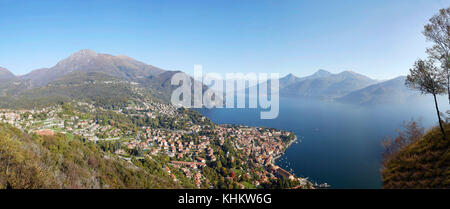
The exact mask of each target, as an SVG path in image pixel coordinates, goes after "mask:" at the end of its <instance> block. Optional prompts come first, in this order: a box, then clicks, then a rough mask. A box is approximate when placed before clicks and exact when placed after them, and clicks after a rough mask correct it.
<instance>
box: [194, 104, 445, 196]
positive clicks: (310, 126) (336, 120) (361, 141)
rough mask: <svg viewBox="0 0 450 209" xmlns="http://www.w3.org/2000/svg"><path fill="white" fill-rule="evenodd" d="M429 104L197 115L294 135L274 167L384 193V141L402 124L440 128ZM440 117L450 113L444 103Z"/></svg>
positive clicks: (284, 106) (210, 111)
mask: <svg viewBox="0 0 450 209" xmlns="http://www.w3.org/2000/svg"><path fill="white" fill-rule="evenodd" d="M429 101H430V102H426V103H420V104H417V103H415V104H409V105H372V106H360V105H349V104H340V103H335V102H325V101H317V100H308V99H293V98H280V112H279V116H278V118H276V119H272V120H261V119H259V113H260V112H259V111H260V110H259V109H199V110H198V111H199V112H200V113H202V114H203V115H205V116H207V117H208V118H210V119H211V120H212V121H213V122H215V123H219V124H243V125H249V126H265V127H272V128H277V129H282V130H287V131H292V132H294V133H295V134H296V135H297V137H298V138H299V141H300V140H301V143H294V144H292V146H290V147H289V148H288V150H287V151H286V153H285V154H284V155H283V156H282V157H281V158H280V159H278V160H277V162H276V164H277V165H279V166H281V167H283V168H285V169H286V170H291V169H292V170H293V173H295V174H296V175H297V176H301V177H309V179H310V180H311V181H313V182H317V183H325V182H326V183H328V184H330V185H331V188H381V177H380V165H381V158H382V152H383V147H382V146H381V141H382V139H383V138H384V137H385V136H387V135H390V136H395V135H396V134H395V133H396V132H395V131H396V129H398V128H401V127H402V124H403V121H408V120H411V119H415V120H420V122H421V124H422V125H423V126H425V127H431V126H432V125H436V124H437V117H436V112H435V110H434V104H433V102H432V100H429ZM441 101H442V102H440V103H442V104H441V111H442V110H444V111H445V110H447V109H450V108H449V106H448V103H446V102H447V101H446V99H445V97H444V98H441Z"/></svg>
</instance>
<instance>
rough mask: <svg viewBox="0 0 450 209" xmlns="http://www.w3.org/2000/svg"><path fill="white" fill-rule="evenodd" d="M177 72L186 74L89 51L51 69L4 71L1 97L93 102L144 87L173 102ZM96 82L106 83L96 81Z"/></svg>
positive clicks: (4, 99)
mask: <svg viewBox="0 0 450 209" xmlns="http://www.w3.org/2000/svg"><path fill="white" fill-rule="evenodd" d="M176 73H183V72H181V71H168V70H163V69H160V68H157V67H154V66H152V65H147V64H145V63H142V62H140V61H137V60H135V59H133V58H130V57H127V56H125V55H118V56H114V55H110V54H101V53H96V52H94V51H92V50H88V49H86V50H81V51H78V52H76V53H74V54H72V55H70V56H69V57H67V58H65V59H63V60H61V61H59V62H58V63H57V64H56V65H55V66H53V67H51V68H42V69H37V70H33V71H31V72H30V73H28V74H25V75H22V76H15V75H14V74H12V73H11V72H10V71H9V70H7V69H5V68H0V81H2V82H1V83H0V97H2V98H1V99H2V103H3V104H5V103H11V102H15V103H16V104H17V103H23V101H24V100H25V101H27V103H28V102H31V101H30V100H33V99H36V100H64V99H73V98H78V99H79V98H83V99H87V98H86V95H90V96H89V99H94V96H95V97H96V99H97V100H98V99H99V97H109V98H116V99H117V100H125V99H126V98H128V97H129V96H130V95H133V94H135V93H136V92H135V93H133V94H131V92H130V91H131V89H133V90H136V89H137V88H140V94H142V93H145V94H147V96H150V97H151V98H153V99H155V100H159V101H161V102H169V99H170V94H171V92H172V90H173V89H175V88H177V86H172V85H171V83H170V81H171V77H172V76H173V75H174V74H176ZM105 79H106V80H105ZM95 80H97V81H102V82H93V81H95ZM191 81H192V82H193V83H194V85H202V84H201V83H200V82H196V81H194V79H192V78H191ZM62 83H64V84H66V85H61V84H62ZM205 89H206V88H204V90H205ZM39 103H42V102H41V101H40V102H39ZM3 104H2V105H3Z"/></svg>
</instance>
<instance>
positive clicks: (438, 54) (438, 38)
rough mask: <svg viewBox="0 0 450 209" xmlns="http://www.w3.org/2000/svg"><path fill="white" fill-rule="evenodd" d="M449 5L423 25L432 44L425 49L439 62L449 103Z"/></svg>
mask: <svg viewBox="0 0 450 209" xmlns="http://www.w3.org/2000/svg"><path fill="white" fill-rule="evenodd" d="M449 19H450V7H449V8H447V9H441V10H440V11H439V14H437V15H435V16H433V17H432V18H431V19H430V23H429V24H427V25H425V27H424V31H423V34H424V35H425V37H426V38H427V40H429V41H432V42H433V43H434V45H433V46H432V47H430V48H428V49H427V53H428V55H429V56H430V58H431V59H433V60H436V61H438V62H440V64H441V69H442V74H443V76H444V78H445V82H446V85H445V87H446V88H447V94H448V101H449V103H450V72H449V71H450V21H449Z"/></svg>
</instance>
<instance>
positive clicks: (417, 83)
mask: <svg viewBox="0 0 450 209" xmlns="http://www.w3.org/2000/svg"><path fill="white" fill-rule="evenodd" d="M405 85H406V86H408V87H409V88H411V89H415V90H419V91H420V92H421V93H422V94H432V95H433V98H434V104H435V108H436V113H437V116H438V120H439V127H440V128H441V132H442V135H443V137H444V139H446V138H447V137H446V135H445V131H444V128H443V125H442V120H441V116H440V112H439V106H438V103H437V99H436V95H439V94H442V93H444V92H445V85H446V82H445V78H444V77H443V76H442V74H441V73H440V71H439V69H438V68H437V67H436V66H435V64H434V61H433V59H429V60H426V61H423V60H420V59H419V60H417V61H416V63H414V66H413V68H411V69H410V70H409V74H408V76H407V77H406V82H405Z"/></svg>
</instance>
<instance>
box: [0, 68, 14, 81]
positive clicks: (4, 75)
mask: <svg viewBox="0 0 450 209" xmlns="http://www.w3.org/2000/svg"><path fill="white" fill-rule="evenodd" d="M15 77H16V76H15V75H14V74H13V73H11V71H9V70H8V69H6V68H2V67H0V80H9V79H13V78H15Z"/></svg>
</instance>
